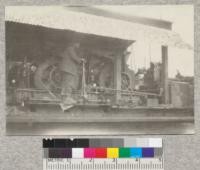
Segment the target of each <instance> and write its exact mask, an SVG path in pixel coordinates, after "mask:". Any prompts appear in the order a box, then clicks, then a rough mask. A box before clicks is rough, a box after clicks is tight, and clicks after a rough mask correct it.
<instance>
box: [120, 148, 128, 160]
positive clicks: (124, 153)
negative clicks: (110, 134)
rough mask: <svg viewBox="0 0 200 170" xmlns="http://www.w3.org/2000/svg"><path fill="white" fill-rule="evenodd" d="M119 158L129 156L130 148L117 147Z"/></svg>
mask: <svg viewBox="0 0 200 170" xmlns="http://www.w3.org/2000/svg"><path fill="white" fill-rule="evenodd" d="M119 158H130V148H119Z"/></svg>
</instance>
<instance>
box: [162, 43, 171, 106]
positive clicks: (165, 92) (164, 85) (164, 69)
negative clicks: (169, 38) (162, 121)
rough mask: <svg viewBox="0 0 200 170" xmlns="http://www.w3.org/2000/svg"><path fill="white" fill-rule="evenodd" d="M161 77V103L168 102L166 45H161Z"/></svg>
mask: <svg viewBox="0 0 200 170" xmlns="http://www.w3.org/2000/svg"><path fill="white" fill-rule="evenodd" d="M161 48H162V75H161V76H162V77H161V88H162V90H163V96H162V103H163V104H169V85H168V47H167V46H162V47H161Z"/></svg>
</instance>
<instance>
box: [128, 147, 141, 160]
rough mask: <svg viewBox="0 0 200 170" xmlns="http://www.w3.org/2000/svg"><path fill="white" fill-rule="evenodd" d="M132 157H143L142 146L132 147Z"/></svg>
mask: <svg viewBox="0 0 200 170" xmlns="http://www.w3.org/2000/svg"><path fill="white" fill-rule="evenodd" d="M130 157H132V158H142V148H130Z"/></svg>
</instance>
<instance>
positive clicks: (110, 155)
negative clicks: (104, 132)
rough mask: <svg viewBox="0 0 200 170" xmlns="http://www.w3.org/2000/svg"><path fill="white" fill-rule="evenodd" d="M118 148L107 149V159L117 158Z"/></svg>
mask: <svg viewBox="0 0 200 170" xmlns="http://www.w3.org/2000/svg"><path fill="white" fill-rule="evenodd" d="M118 157H119V148H107V158H118Z"/></svg>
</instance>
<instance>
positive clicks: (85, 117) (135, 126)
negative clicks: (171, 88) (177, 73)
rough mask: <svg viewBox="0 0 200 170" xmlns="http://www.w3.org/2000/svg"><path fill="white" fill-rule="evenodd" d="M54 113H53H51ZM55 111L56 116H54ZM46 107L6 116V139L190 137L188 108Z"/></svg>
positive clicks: (192, 121)
mask: <svg viewBox="0 0 200 170" xmlns="http://www.w3.org/2000/svg"><path fill="white" fill-rule="evenodd" d="M54 109H55V110H54ZM56 110H57V112H56ZM58 110H59V109H58V108H57V109H56V108H54V107H50V108H49V110H48V111H47V110H43V108H42V107H41V108H39V110H37V112H29V113H26V114H25V113H24V114H19V115H15V114H11V115H7V134H8V135H97V134H98V135H111V134H112V135H120V134H123V135H129V134H177V133H178V134H192V133H194V114H193V109H191V108H135V109H122V108H121V109H119V108H111V109H110V110H108V111H105V110H104V109H102V108H101V107H99V108H96V107H91V108H88V107H87V108H84V107H80V108H73V109H72V110H70V111H68V112H62V111H61V110H60V111H58Z"/></svg>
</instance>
